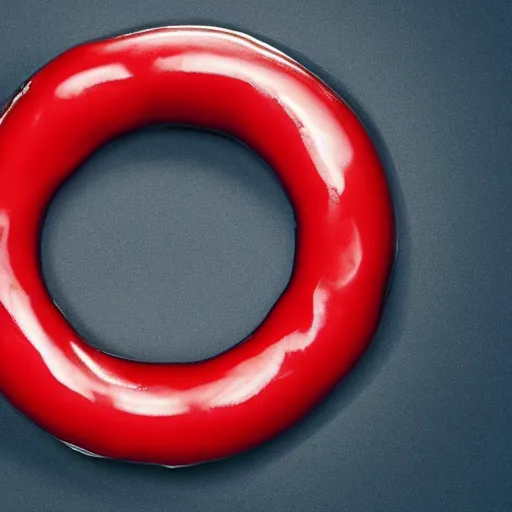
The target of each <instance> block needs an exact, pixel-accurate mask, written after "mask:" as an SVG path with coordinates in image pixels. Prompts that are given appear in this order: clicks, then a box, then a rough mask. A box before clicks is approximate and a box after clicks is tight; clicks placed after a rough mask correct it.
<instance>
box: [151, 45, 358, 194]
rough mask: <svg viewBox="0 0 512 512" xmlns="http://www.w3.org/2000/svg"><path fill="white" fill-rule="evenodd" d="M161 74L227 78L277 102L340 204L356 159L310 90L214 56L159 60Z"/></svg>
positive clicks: (270, 71)
mask: <svg viewBox="0 0 512 512" xmlns="http://www.w3.org/2000/svg"><path fill="white" fill-rule="evenodd" d="M154 65H155V66H156V67H157V68H158V70H160V71H168V72H185V73H204V74H212V75H217V76H226V77H232V78H235V79H238V80H240V81H243V82H246V83H249V84H251V85H252V86H253V87H254V88H255V89H257V90H258V91H260V92H261V93H262V94H264V95H267V96H269V97H270V98H272V99H273V100H275V101H277V102H278V103H279V104H280V105H281V107H282V108H283V109H284V110H285V111H286V113H287V114H288V116H289V117H290V118H291V119H292V120H293V122H294V123H295V125H296V126H297V129H298V130H299V133H300V135H301V138H302V140H303V142H304V145H305V146H306V148H307V150H308V153H309V155H310V156H311V158H312V160H313V162H314V164H315V166H316V168H317V170H318V173H319V174H320V176H321V177H322V179H323V181H324V183H325V184H326V185H327V187H328V189H329V191H330V194H331V197H332V199H334V200H337V199H338V198H339V196H340V195H341V194H342V193H343V190H344V188H345V180H344V171H345V169H346V168H347V167H348V165H349V164H350V163H351V161H352V158H353V152H352V148H351V146H350V143H349V141H348V138H347V136H346V135H345V133H344V132H343V131H342V130H341V129H340V128H339V126H338V125H337V123H336V122H335V121H333V120H332V113H331V112H329V110H328V108H327V106H326V104H325V103H324V102H323V101H321V100H320V99H318V97H317V96H316V95H314V94H313V93H312V92H311V91H310V90H309V88H308V87H306V86H305V85H304V84H302V83H301V82H298V81H297V80H296V79H294V78H293V77H290V76H288V75H285V74H283V73H282V72H280V71H279V70H274V69H267V68H264V67H263V66H261V65H259V64H258V63H256V62H255V63H251V62H250V61H248V60H244V61H243V62H242V61H241V60H240V59H238V58H236V57H230V56H222V55H217V54H213V53H208V52H206V51H205V52H204V53H198V52H194V51H190V52H183V53H180V54H179V55H171V56H169V57H159V58H157V59H156V60H155V64H154Z"/></svg>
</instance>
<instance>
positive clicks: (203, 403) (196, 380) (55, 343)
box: [0, 27, 394, 466]
mask: <svg viewBox="0 0 512 512" xmlns="http://www.w3.org/2000/svg"><path fill="white" fill-rule="evenodd" d="M161 122H168V123H181V124H183V123H185V124H191V125H196V126H200V127H203V128H207V129H214V130H222V131H224V132H226V133H229V134H231V135H232V136H234V137H237V138H239V139H241V140H242V141H244V142H246V143H247V144H248V145H250V146H251V147H252V148H254V149H255V150H257V151H258V152H260V153H261V154H262V156H263V157H264V158H266V159H267V160H268V161H269V163H270V164H271V165H272V166H273V167H274V169H275V171H276V173H277V174H278V176H279V178H280V180H281V181H282V183H283V185H284V186H285V188H286V190H287V192H288V194H289V196H290V199H291V201H292V203H293V206H294V210H295V213H296V217H297V221H298V240H297V252H296V261H295V267H294V272H293V276H292V279H291V281H290V283H289V285H288V287H287V290H286V291H285V292H284V293H283V295H282V296H281V298H280V299H279V301H278V302H277V304H276V305H275V306H274V308H273V309H272V311H271V312H270V313H269V315H268V316H267V318H266V319H265V321H264V322H263V324H262V325H261V326H260V327H259V328H258V329H257V330H256V331H255V332H254V333H253V334H252V335H251V336H249V338H248V339H246V340H244V342H243V343H240V344H238V345H236V346H235V347H233V348H232V349H230V350H228V351H226V352H224V353H223V354H220V355H219V356H217V357H215V358H212V359H209V360H206V361H200V362H197V363H193V364H150V363H140V362H136V361H128V360H124V359H120V358H117V357H115V356H111V355H108V354H105V353H102V352H100V351H98V350H96V349H94V348H92V347H91V346H89V345H88V344H87V343H86V342H85V341H84V340H82V339H81V338H80V337H79V336H78V334H77V333H76V332H75V331H74V330H73V328H72V327H71V326H70V325H69V324H68V323H67V322H66V320H65V319H64V318H63V317H62V315H61V313H60V312H59V310H58V309H57V308H56V306H55V305H54V304H53V302H52V300H51V298H50V297H49V296H48V293H47V291H46V289H45V286H44V283H43V281H42V278H41V274H40V269H39V260H38V241H39V230H40V222H41V218H42V216H43V215H44V212H45V209H46V207H47V205H48V202H49V201H50V199H51V196H52V194H53V193H54V192H55V190H56V189H57V187H58V186H59V185H60V184H61V183H62V181H63V180H65V179H66V178H67V177H68V176H69V175H70V174H71V173H72V172H73V170H74V169H75V168H76V167H77V166H78V165H79V164H80V163H81V162H82V161H83V160H84V159H85V158H86V157H87V156H88V155H90V153H91V152H93V151H94V150H95V149H96V148H97V147H98V146H100V145H101V144H103V143H105V142H106V141H108V140H110V139H111V138H113V137H115V136H116V135H119V134H121V133H125V132H127V131H129V130H133V129H136V128H138V127H141V126H144V125H147V124H151V123H161ZM0 184H1V186H0V303H1V305H0V389H1V390H2V392H3V393H4V394H5V396H6V397H7V398H8V399H9V400H10V401H11V402H12V403H13V404H14V405H15V406H16V407H18V408H19V409H20V410H21V411H22V412H24V413H25V414H26V415H28V416H29V417H30V418H32V419H33V420H34V421H35V422H37V423H38V424H40V425H41V426H43V427H44V428H46V429H47V430H49V431H50V432H51V433H52V434H53V435H55V436H56V437H58V438H59V439H62V440H63V441H64V442H66V444H68V445H70V446H72V447H74V448H75V449H78V450H80V451H81V452H86V453H92V454H97V455H98V456H106V457H116V458H121V459H126V460H132V461H139V462H148V463H159V464H164V465H170V466H177V465H189V464H194V463H200V462H205V461H209V460H215V459H219V458H223V457H226V456H229V455H233V454H236V453H239V452H241V451H244V450H247V449H249V448H251V447H254V446H256V445H258V444H260V443H262V442H263V441H265V440H267V439H269V438H271V437H273V436H274V435H276V434H278V433H279V432H281V431H283V430H284V429H286V428H287V427H288V426H290V425H291V424H293V423H294V422H295V421H297V420H298V419H299V418H300V417H301V416H303V415H304V414H305V413H306V412H307V411H308V410H309V409H310V408H311V407H312V406H314V405H315V403H317V402H318V401H319V400H320V399H321V398H322V397H323V396H325V394H326V393H327V392H328V391H329V390H330V389H331V388H332V387H333V386H334V385H335V384H336V382H337V381H338V380H339V379H340V378H341V377H342V376H343V375H344V374H345V373H346V372H347V371H349V370H350V368H351V367H352V365H353V364H354V362H355V361H356V360H357V358H358V357H359V356H360V355H361V353H362V352H363V350H364V348H365V347H366V346H367V344H368V343H369V341H370V340H371V337H372V335H373V332H374V331H375V329H376V326H377V323H378V318H379V315H380V309H381V306H382V301H383V297H384V292H385V288H386V284H387V279H388V275H389V271H390V266H391V263H392V258H393V248H394V224H393V216H392V209H391V203H390V199H389V195H388V190H387V186H386V182H385V178H384V175H383V172H382V169H381V166H380V163H379V161H378V158H377V156H376V154H375V152H374V150H373V148H372V145H371V142H370V141H369V139H368V137H367V135H366V134H365V132H364V130H363V128H362V126H361V124H360V123H359V121H358V120H357V118H356V117H355V116H354V114H353V113H352V112H351V111H350V109H349V108H348V107H347V106H346V105H345V104H344V103H343V102H342V101H341V100H340V99H339V98H338V97H336V95H335V94H334V93H333V92H332V91H331V90H330V89H329V88H328V87H327V86H326V85H325V84H323V83H322V82H320V81H319V80H318V79H317V78H316V77H315V76H313V75H311V74H310V73H309V72H308V71H307V70H305V69H304V68H302V67H301V66H300V65H299V64H297V63H296V62H294V61H293V60H291V59H290V58H288V57H287V56H285V55H284V54H282V53H281V52H279V51H277V50H275V49H273V48H271V47H269V46H268V45H265V44H263V43H261V42H259V41H257V40H255V39H253V38H250V37H248V36H245V35H243V34H239V33H236V32H232V31H227V30H222V29H216V28H206V27H169V28H162V29H155V30H150V31H144V32H140V33H136V34H131V35H127V36H122V37H119V38H114V39H111V40H107V41H100V42H96V43H89V44H86V45H83V46H80V47H77V48H75V49H72V50H70V51H69V52H67V53H65V54H64V55H62V56H60V57H59V58H57V59H56V60H54V61H53V62H51V63H50V64H48V65H47V66H46V67H44V68H43V69H42V70H41V71H40V72H38V73H37V74H36V75H35V76H34V77H32V79H31V81H30V82H29V85H27V86H25V87H24V88H23V89H22V90H21V91H20V92H19V93H18V94H17V95H16V96H15V97H14V98H13V100H12V101H11V103H10V104H9V105H8V106H7V108H6V110H5V111H4V114H3V116H2V117H1V118H0ZM248 293H250V290H248Z"/></svg>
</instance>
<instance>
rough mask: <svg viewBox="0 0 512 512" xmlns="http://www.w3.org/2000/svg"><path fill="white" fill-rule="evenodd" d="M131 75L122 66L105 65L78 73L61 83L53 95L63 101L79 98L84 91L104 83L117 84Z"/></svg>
mask: <svg viewBox="0 0 512 512" xmlns="http://www.w3.org/2000/svg"><path fill="white" fill-rule="evenodd" d="M132 76H133V74H132V73H131V72H130V70H129V69H128V68H127V67H126V66H124V65H123V64H107V65H105V66H97V67H95V68H91V69H87V70H85V71H80V72H79V73H76V74H75V75H73V76H71V77H70V78H68V79H67V80H65V81H64V82H62V83H61V84H60V85H59V86H58V87H57V89H56V91H55V94H56V95H57V97H59V98H60V99H63V100H67V99H71V98H74V97H76V96H80V94H82V93H83V92H84V91H85V90H87V89H89V88H91V87H94V86H95V85H100V84H104V83H106V82H117V81H119V80H126V79H127V78H131V77H132Z"/></svg>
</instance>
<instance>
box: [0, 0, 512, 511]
mask: <svg viewBox="0 0 512 512" xmlns="http://www.w3.org/2000/svg"><path fill="white" fill-rule="evenodd" d="M511 9H512V7H511V5H510V3H509V2H507V1H505V0H503V1H496V0H487V1H473V0H466V1H456V0H430V1H429V2H413V1H410V0H389V1H386V2H384V1H382V0H373V1H370V0H363V1H354V0H350V1H344V2H341V1H334V0H332V1H326V0H324V1H323V0H304V1H299V0H259V1H257V2H250V1H248V0H220V1H207V0H181V1H176V0H125V1H121V0H88V1H78V0H73V1H69V0H66V1H65V0H48V1H46V2H42V1H40V0H16V1H14V0H0V98H4V97H7V96H8V95H9V94H10V93H11V92H12V91H13V90H14V89H15V88H16V87H17V86H18V85H19V84H20V83H21V82H22V81H24V80H25V79H26V78H27V77H28V76H29V75H30V74H31V73H33V72H34V71H35V70H36V69H37V68H38V67H40V66H41V65H42V64H44V63H45V62H47V61H48V60H50V59H52V58H53V57H54V56H56V55H57V54H59V53H60V52H62V51H64V50H65V49H67V48H68V47H70V46H73V45H75V44H77V43H79V42H81V41H84V40H88V39H95V38H98V37H103V36H107V35H111V34H113V33H119V32H124V31H127V30H131V29H134V28H138V27H141V26H148V25H159V24H165V23H186V22H193V23H198V22H203V23H209V24H220V25H224V26H228V27H234V28H238V29H241V30H246V31H249V32H252V33H254V34H256V35H258V36H259V37H261V38H263V39H265V40H267V41H269V42H271V43H273V44H276V45H277V46H279V47H281V48H282V49H284V50H285V51H288V52H289V53H291V54H292V55H293V56H294V57H296V58H297V59H299V60H300V61H301V62H303V63H304V64H306V65H308V66H310V67H312V68H313V69H314V71H316V72H318V73H319V74H320V75H321V76H322V77H323V78H324V79H326V80H327V81H328V82H329V83H330V84H331V85H332V86H334V87H335V88H336V89H337V90H338V92H340V93H341V94H342V95H343V96H344V97H346V98H347V99H348V100H349V102H350V103H351V105H352V106H353V107H354V108H355V110H356V111H357V112H358V114H359V115H360V116H361V118H362V119H363V120H364V122H365V123H366V124H367V126H368V128H369V130H370V132H371V135H372V137H373V138H374V140H375V143H376V144H377V147H378V149H379V151H380V153H381V156H382V158H383V160H384V163H385V165H386V170H387V172H388V175H389V179H390V183H391V187H392V191H393V197H394V202H395V205H396V208H397V217H398V230H399V236H400V254H399V258H398V263H397V268H396V272H395V275H394V279H393V282H392V287H391V294H390V297H389V300H388V303H387V306H386V309H385V314H384V317H383V321H382V325H381V328H380V331H379V333H378V335H377V337H376V339H375V342H374V344H373V345H372V347H371V349H370V350H369V351H368V353H367V354H366V356H365V357H364V359H363V360H362V361H361V362H360V364H358V366H357V367H356V369H355V370H354V371H353V373H351V374H350V376H349V377H348V378H347V379H346V380H345V382H344V383H343V384H341V385H340V386H339V387H338V389H336V390H335V392H334V393H332V395H331V396H330V397H329V399H328V400H327V401H326V402H325V403H323V404H322V405H321V406H320V407H319V408H318V409H317V410H316V411H315V412H314V413H313V414H311V415H310V416H309V417H308V418H307V419H306V420H305V421H303V422H302V423H301V424H299V425H297V427H296V428H294V429H293V430H292V431H290V432H288V433H287V434H285V435H283V436H281V437H280V438H278V439H277V440H275V441H274V442H272V443H270V444H268V445H266V446H265V447H263V448H261V449H258V450H256V451H254V452H252V453H250V454H247V455H243V456H240V457H237V458H235V459H232V460H229V461H224V462H221V463H215V464H210V465H206V466H203V467H197V468H192V469H185V470H178V471H170V470H166V469H162V468H155V467H143V466H134V465H128V464H122V463H114V462H108V461H101V460H94V459H89V458H86V457H83V456H80V455H78V454H76V453H74V452H72V451H70V450H68V449H67V448H65V447H64V446H63V445H61V444H60V443H58V442H56V441H54V440H53V439H52V438H51V437H50V436H49V435H47V434H46V433H44V432H42V431H41V430H39V429H38V428H37V427H35V426H34V425H32V424H31V423H30V422H29V421H28V420H27V419H25V418H24V417H22V416H21V415H20V414H19V413H17V412H16V411H15V410H14V409H13V408H12V407H11V406H10V405H9V404H7V403H6V402H5V400H3V399H0V418H1V428H0V502H1V505H0V509H1V510H2V511H4V510H5V511H6V512H24V511H27V512H32V511H37V512H44V511H49V512H50V511H51V512H74V511H76V512H84V511H85V512H88V511H91V512H93V511H94V512H103V511H117V510H120V511H121V510H122V511H123V512H131V511H140V510H148V511H159V510H165V511H177V512H179V511H187V512H188V511H190V512H192V511H194V512H196V511H203V510H205V511H217V510H226V511H236V512H260V511H262V512H273V511H278V512H286V511H290V512H291V511H293V512H321V511H325V512H337V511H349V512H367V511H372V512H379V511H386V512H387V511H390V512H402V511H403V512H421V511H425V512H433V511H442V512H449V511H460V512H471V511H475V512H487V511H490V512H509V511H511V510H512V490H511V480H512V468H511V444H512V437H511V433H510V425H511V413H510V406H511V389H512V365H511V363H512V347H511V341H512V334H511V333H512V305H511V299H512V271H511V263H512V242H511V240H512V190H511V185H512V169H511V162H512V149H511V148H512V143H511V142H512V137H511V136H512V121H511V118H512V116H511V114H512V108H511V107H512V70H511V67H512V65H511V64H512V13H511ZM311 62H314V63H315V65H314V66H313V65H312V64H311ZM0 172H1V170H0ZM0 186H1V182H0ZM293 245H294V221H293V213H292V210H291V207H290V205H289V204H288V202H287V200H286V197H285V195H284V193H283V192H282V190H281V189H280V187H279V184H278V183H277V181H276V179H275V178H274V177H273V175H272V173H271V171H270V170H269V168H268V167H267V166H266V164H265V163H264V162H262V161H261V160H260V159H259V158H258V157H257V156H256V155H254V154H252V153H251V152H250V151H249V150H247V149H246V148H245V147H243V146H242V145H240V144H238V143H236V142H233V141H231V140H229V139H226V138H223V137H220V136H216V135H212V134H205V133H198V132H194V131H186V130H176V129H174V130H171V129H156V130H149V131H146V132H143V133H139V134H135V135H132V136H129V137H125V138H123V139H120V140H118V141H116V142H115V143H112V144H111V145H109V146H108V147H106V148H105V149H103V150H102V151H100V152H99V153H97V154H96V155H95V156H93V158H92V159H91V160H90V161H89V162H88V163H87V164H86V165H84V166H83V168H82V169H81V170H80V171H79V172H78V173H77V174H76V175H75V177H73V178H72V179H71V180H70V181H69V182H68V184H66V185H65V187H64V188H63V189H62V191H61V192H60V193H59V194H58V196H57V197H56V199H55V201H54V202H53V203H52V206H51V209H50V212H49V216H48V219H47V222H46V224H45V230H44V236H43V244H42V246H43V250H42V259H43V264H44V272H45V277H46V279H47V282H48V285H49V287H50V290H51V292H52V294H53V296H54V298H55V299H56V301H57V302H58V304H59V305H60V306H61V308H62V309H63V310H64V312H65V314H66V315H67V316H68V317H69V318H70V319H71V321H72V323H73V324H74V325H75V326H76V328H77V329H78V330H79V331H80V332H81V333H82V334H83V335H84V336H85V337H86V338H87V339H88V340H90V342H91V343H93V344H95V345H96V346H98V347H101V348H103V349H105V350H108V351H111V352H116V353H119V354H122V355H125V356H131V357H137V358H144V359H148V360H156V361H163V360H176V361H178V360H182V361H184V360H194V359H197V358H202V357H206V356H210V355H213V354H215V353H217V352H219V351H221V350H223V349H225V348H227V347H229V346H231V345H232V344H234V343H236V342H237V341H238V340H239V339H241V338H243V337H244V336H245V335H246V334H247V333H249V332H250V331H251V330H253V329H254V328H255V327H256V326H257V325H258V323H259V322H260V321H261V319H262V318H263V316H264V315H265V313H266V312H267V311H268V309H269V308H270V307H271V306H272V304H273V303H274V301H275V300H276V298H277V297H278V295H279V293H280V292H281V291H282V289H283V287H284V286H285V284H286V281H287V279H288V277H289V274H290V270H291V263H292V258H293ZM91 428H94V425H91Z"/></svg>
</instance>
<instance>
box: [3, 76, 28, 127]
mask: <svg viewBox="0 0 512 512" xmlns="http://www.w3.org/2000/svg"><path fill="white" fill-rule="evenodd" d="M29 89H30V82H27V83H26V84H25V86H24V87H23V88H22V89H21V91H19V92H18V94H16V95H15V96H14V98H13V99H12V100H11V101H10V103H9V104H8V105H7V108H6V109H5V111H4V113H3V114H2V116H1V117H0V124H2V123H3V122H4V120H5V118H6V117H7V114H8V113H9V112H10V111H11V110H12V109H13V107H14V105H16V103H18V101H19V100H20V99H21V98H22V96H24V95H25V94H26V93H27V92H28V90H29Z"/></svg>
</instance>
